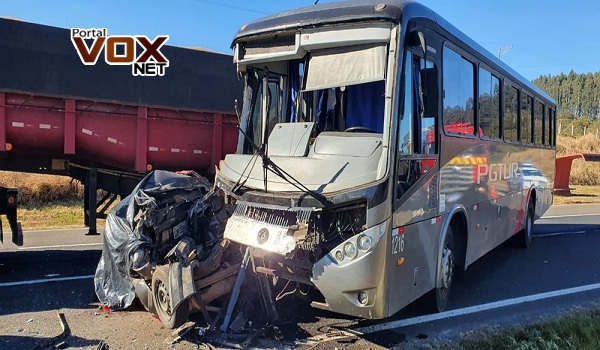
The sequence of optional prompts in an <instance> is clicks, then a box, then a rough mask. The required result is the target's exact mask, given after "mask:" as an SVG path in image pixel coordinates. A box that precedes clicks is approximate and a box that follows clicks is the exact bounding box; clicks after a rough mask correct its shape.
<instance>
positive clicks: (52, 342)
mask: <svg viewBox="0 0 600 350" xmlns="http://www.w3.org/2000/svg"><path fill="white" fill-rule="evenodd" d="M56 315H57V316H58V322H59V323H60V328H61V330H62V332H61V333H60V334H59V335H57V336H55V337H52V338H49V339H46V340H45V341H43V342H42V343H39V344H38V345H36V346H35V347H34V349H46V348H48V347H51V346H52V347H53V348H55V349H64V348H65V347H66V346H68V344H67V342H66V340H65V339H67V338H68V337H69V336H71V328H70V327H69V324H68V323H67V320H66V318H65V314H64V313H62V312H58V311H57V312H56Z"/></svg>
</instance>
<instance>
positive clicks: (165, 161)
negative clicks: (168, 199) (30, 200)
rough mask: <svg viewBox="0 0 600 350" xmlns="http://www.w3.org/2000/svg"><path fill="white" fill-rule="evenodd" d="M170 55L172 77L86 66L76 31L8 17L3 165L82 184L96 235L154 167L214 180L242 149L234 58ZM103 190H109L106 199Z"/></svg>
mask: <svg viewBox="0 0 600 350" xmlns="http://www.w3.org/2000/svg"><path fill="white" fill-rule="evenodd" d="M132 34H139V33H132ZM161 52H162V53H163V54H164V55H165V56H166V57H167V58H168V59H169V62H170V63H169V67H168V69H167V71H166V73H165V75H164V76H156V77H139V76H138V77H136V76H133V75H132V73H131V68H130V67H129V66H109V65H107V64H106V63H104V62H103V61H102V60H98V62H97V64H96V65H92V66H86V65H84V64H82V62H81V61H80V59H79V57H78V55H77V52H76V50H75V48H74V46H73V44H72V42H71V39H70V32H69V30H67V29H62V28H55V27H48V26H43V25H38V24H32V23H26V22H20V21H14V20H8V19H2V18H0V169H2V170H12V171H24V172H38V173H48V174H60V175H68V176H71V177H73V178H75V179H77V180H80V181H81V182H82V183H83V184H84V185H85V187H86V191H85V193H86V198H85V210H86V215H85V217H86V219H85V223H86V225H89V233H90V234H95V233H96V224H95V221H96V217H103V216H104V215H105V210H106V208H107V207H108V206H109V205H110V203H112V201H114V200H115V198H116V196H117V195H120V196H125V195H127V194H129V193H130V192H131V190H132V189H133V188H134V187H135V185H136V184H137V182H138V181H139V180H140V179H141V178H142V177H143V175H144V174H145V173H146V172H148V171H150V170H152V169H165V170H182V169H185V170H195V171H197V172H199V173H201V174H203V175H206V176H209V177H210V176H211V175H212V174H213V173H214V166H215V165H216V164H217V162H218V161H219V160H220V159H221V158H222V157H223V156H224V155H225V154H227V153H233V152H235V151H236V147H237V138H238V131H237V123H238V120H237V117H236V115H235V108H234V104H235V100H236V99H241V93H242V84H241V82H240V81H238V78H237V76H236V72H235V68H234V66H233V64H232V57H231V56H228V55H224V54H219V53H213V52H207V51H202V50H192V49H184V48H177V47H172V46H163V47H162V48H161ZM101 61H102V62H101ZM97 189H104V190H105V191H106V192H107V193H108V194H107V195H106V196H105V197H104V198H101V199H100V200H98V199H97V198H96V193H97V191H96V190H97ZM98 208H100V209H98ZM98 210H99V212H98Z"/></svg>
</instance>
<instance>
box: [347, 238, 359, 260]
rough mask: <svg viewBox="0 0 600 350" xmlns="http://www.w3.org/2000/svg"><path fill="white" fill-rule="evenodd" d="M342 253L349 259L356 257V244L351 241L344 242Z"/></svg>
mask: <svg viewBox="0 0 600 350" xmlns="http://www.w3.org/2000/svg"><path fill="white" fill-rule="evenodd" d="M344 253H345V254H346V256H347V257H348V258H350V259H354V258H356V255H357V254H358V251H357V250H356V246H355V245H354V243H352V242H347V243H346V244H344Z"/></svg>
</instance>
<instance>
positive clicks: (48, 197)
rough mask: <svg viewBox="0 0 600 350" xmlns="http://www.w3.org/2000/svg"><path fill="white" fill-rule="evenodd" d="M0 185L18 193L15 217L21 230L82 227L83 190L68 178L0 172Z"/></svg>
mask: <svg viewBox="0 0 600 350" xmlns="http://www.w3.org/2000/svg"><path fill="white" fill-rule="evenodd" d="M0 186H4V187H15V188H17V189H18V190H19V196H18V203H19V210H18V211H17V215H18V220H19V221H20V222H21V226H22V227H23V229H24V230H37V229H51V228H71V227H83V226H84V225H83V193H84V192H83V189H84V187H83V185H82V184H80V183H79V182H77V181H74V180H72V179H71V178H69V177H66V176H57V175H43V174H29V173H19V172H11V171H0ZM98 224H99V225H102V224H103V222H102V220H98Z"/></svg>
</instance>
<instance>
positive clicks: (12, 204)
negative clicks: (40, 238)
mask: <svg viewBox="0 0 600 350" xmlns="http://www.w3.org/2000/svg"><path fill="white" fill-rule="evenodd" d="M17 194H18V191H17V189H16V188H6V187H0V214H4V215H6V219H7V220H8V224H9V226H10V230H11V233H12V242H13V243H14V244H15V245H18V246H22V245H23V231H22V230H21V224H20V223H19V222H17ZM3 236H4V234H3V230H2V220H0V243H3V242H4V239H3Z"/></svg>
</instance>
